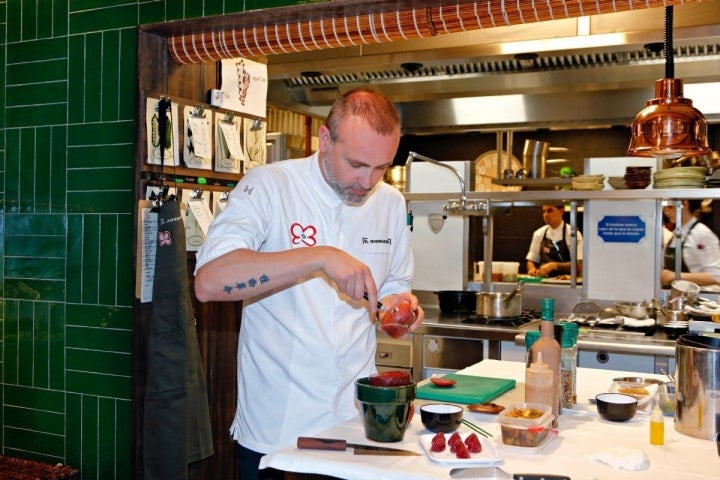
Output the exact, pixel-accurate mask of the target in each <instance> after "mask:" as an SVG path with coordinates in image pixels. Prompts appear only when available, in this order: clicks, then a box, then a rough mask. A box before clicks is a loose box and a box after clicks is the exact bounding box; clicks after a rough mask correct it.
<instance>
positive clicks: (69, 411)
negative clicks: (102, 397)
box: [65, 392, 132, 478]
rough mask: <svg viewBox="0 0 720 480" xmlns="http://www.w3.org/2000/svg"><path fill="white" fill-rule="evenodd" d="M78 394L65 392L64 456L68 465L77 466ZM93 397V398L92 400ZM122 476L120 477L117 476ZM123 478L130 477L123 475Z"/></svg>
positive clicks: (80, 399)
mask: <svg viewBox="0 0 720 480" xmlns="http://www.w3.org/2000/svg"><path fill="white" fill-rule="evenodd" d="M84 398H87V397H84V396H83V395H80V394H75V393H70V392H68V393H66V394H65V401H66V413H65V418H66V425H67V426H66V428H65V445H66V451H65V458H66V462H67V464H68V465H73V466H74V467H75V468H79V467H80V464H81V462H82V456H83V455H82V411H83V399H84ZM94 400H95V399H93V401H94ZM119 478H122V477H119ZM125 478H132V476H130V477H125Z"/></svg>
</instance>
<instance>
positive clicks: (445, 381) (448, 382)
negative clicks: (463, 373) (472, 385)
mask: <svg viewBox="0 0 720 480" xmlns="http://www.w3.org/2000/svg"><path fill="white" fill-rule="evenodd" d="M430 381H431V382H432V383H434V384H435V385H436V386H438V387H442V388H447V387H452V386H453V385H455V380H453V379H452V378H438V377H432V378H431V379H430Z"/></svg>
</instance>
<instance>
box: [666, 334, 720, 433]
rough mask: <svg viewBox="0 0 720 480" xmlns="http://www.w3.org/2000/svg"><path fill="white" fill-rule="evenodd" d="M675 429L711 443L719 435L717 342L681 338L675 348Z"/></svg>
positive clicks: (719, 343) (719, 349) (719, 352)
mask: <svg viewBox="0 0 720 480" xmlns="http://www.w3.org/2000/svg"><path fill="white" fill-rule="evenodd" d="M675 358H676V360H675V372H676V374H675V378H676V379H677V383H676V386H675V388H676V393H677V406H676V409H675V430H676V431H678V432H680V433H682V434H684V435H689V436H691V437H696V438H703V439H707V440H714V439H715V438H716V436H717V435H718V433H720V402H719V401H718V400H717V398H715V396H716V392H718V390H720V339H717V338H713V337H705V336H702V335H693V334H687V335H681V336H680V338H679V339H678V342H677V346H676V348H675Z"/></svg>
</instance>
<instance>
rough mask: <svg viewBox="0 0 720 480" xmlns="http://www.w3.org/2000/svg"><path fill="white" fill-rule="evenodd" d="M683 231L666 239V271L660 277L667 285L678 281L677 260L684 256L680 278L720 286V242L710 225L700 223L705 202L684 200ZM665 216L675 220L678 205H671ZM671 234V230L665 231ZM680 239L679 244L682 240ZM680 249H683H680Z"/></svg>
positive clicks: (681, 214)
mask: <svg viewBox="0 0 720 480" xmlns="http://www.w3.org/2000/svg"><path fill="white" fill-rule="evenodd" d="M682 207H683V208H682V211H681V212H680V219H681V220H680V223H681V225H680V230H678V231H676V232H674V234H673V235H667V233H666V234H665V235H664V240H666V241H664V243H663V244H664V245H667V246H666V247H665V251H664V259H663V264H664V268H663V271H662V274H661V276H660V280H661V282H662V284H663V285H669V284H670V283H671V282H672V281H673V280H675V278H676V277H675V256H676V255H677V254H678V253H677V252H678V251H681V252H682V260H681V263H680V272H681V273H680V278H681V279H682V280H687V281H690V282H693V283H695V284H697V285H716V284H718V283H720V240H718V237H717V235H715V233H714V232H713V231H712V230H710V228H708V226H707V225H705V224H704V223H702V222H700V220H699V219H698V217H699V215H700V211H701V208H702V200H683V201H682ZM663 214H665V216H667V217H668V218H669V219H671V220H673V219H675V218H676V217H675V215H676V213H675V205H668V206H666V207H665V208H664V209H663ZM664 230H665V232H668V230H667V229H664ZM678 238H679V240H678ZM678 246H679V248H678Z"/></svg>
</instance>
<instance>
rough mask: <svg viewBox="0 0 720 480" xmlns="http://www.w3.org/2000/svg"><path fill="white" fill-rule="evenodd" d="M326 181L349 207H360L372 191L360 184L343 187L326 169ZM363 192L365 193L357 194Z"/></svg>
mask: <svg viewBox="0 0 720 480" xmlns="http://www.w3.org/2000/svg"><path fill="white" fill-rule="evenodd" d="M325 181H326V182H327V183H328V185H330V188H332V189H333V191H334V192H335V194H336V195H337V196H338V197H340V199H341V200H342V201H343V202H345V203H346V204H348V205H360V204H362V203H363V202H364V201H365V199H366V198H367V196H368V194H369V193H370V192H371V191H372V189H370V190H368V189H366V188H363V187H362V186H360V185H358V184H351V185H342V184H341V183H340V182H339V181H338V180H337V179H336V178H335V175H333V172H332V171H330V170H329V169H325ZM357 192H363V193H357Z"/></svg>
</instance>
